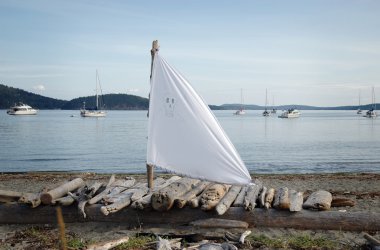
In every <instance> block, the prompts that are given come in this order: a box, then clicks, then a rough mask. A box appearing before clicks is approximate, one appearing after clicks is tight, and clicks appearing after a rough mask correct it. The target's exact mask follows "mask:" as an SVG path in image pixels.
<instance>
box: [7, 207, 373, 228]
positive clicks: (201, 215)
mask: <svg viewBox="0 0 380 250" xmlns="http://www.w3.org/2000/svg"><path fill="white" fill-rule="evenodd" d="M100 207H101V205H98V204H96V205H89V206H86V208H85V210H86V214H87V217H86V218H83V217H80V216H79V213H78V210H77V208H76V207H73V206H70V207H62V213H63V218H64V221H65V223H70V222H89V221H96V222H118V223H120V222H123V223H125V225H128V226H129V227H139V225H141V224H142V223H143V224H144V225H148V224H151V225H153V224H173V225H186V224H187V223H190V222H192V221H195V220H200V219H208V218H218V219H227V220H241V221H245V222H247V223H249V225H250V226H255V227H280V228H282V227H286V228H294V229H303V230H305V229H312V230H313V229H321V230H342V231H380V213H374V212H339V211H324V212H315V211H310V210H301V211H300V212H297V213H292V212H289V211H285V210H276V209H269V210H266V209H260V208H257V209H255V210H253V211H252V212H246V211H245V210H244V208H241V207H231V208H230V209H228V211H227V212H226V213H225V214H224V215H221V216H219V215H217V214H216V213H210V212H205V211H202V210H201V209H192V208H187V207H184V208H183V209H172V210H170V211H168V212H158V211H154V210H149V211H141V210H136V209H132V208H129V207H127V208H125V209H123V210H121V211H119V212H118V213H115V214H112V216H104V215H103V214H102V213H101V211H100ZM56 220H57V217H56V210H55V209H54V208H52V207H51V206H38V207H36V208H34V209H31V208H30V207H29V206H27V205H22V204H17V203H13V204H12V203H3V204H0V224H52V223H56Z"/></svg>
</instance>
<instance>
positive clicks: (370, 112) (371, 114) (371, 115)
mask: <svg viewBox="0 0 380 250" xmlns="http://www.w3.org/2000/svg"><path fill="white" fill-rule="evenodd" d="M371 99H372V107H371V109H370V110H368V111H367V112H366V113H365V116H364V117H367V118H374V117H376V116H377V112H376V100H375V87H372V96H371Z"/></svg>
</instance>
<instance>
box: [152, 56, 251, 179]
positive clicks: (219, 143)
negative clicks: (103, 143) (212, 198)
mask: <svg viewBox="0 0 380 250" xmlns="http://www.w3.org/2000/svg"><path fill="white" fill-rule="evenodd" d="M147 163H148V164H152V165H154V166H156V167H160V168H164V169H166V170H168V171H171V172H175V173H178V174H182V175H186V176H190V177H193V178H199V179H206V180H210V181H215V182H221V183H227V184H241V185H245V184H248V183H250V182H251V177H250V175H249V172H248V170H247V168H246V166H245V164H244V162H243V161H242V160H241V158H240V155H239V154H238V153H237V151H236V149H235V147H234V146H233V144H232V143H231V141H230V140H229V138H228V137H227V135H226V134H225V132H224V130H223V129H222V127H221V126H220V124H219V122H218V121H217V120H216V118H215V116H214V115H213V113H212V112H211V110H210V109H209V107H208V105H207V104H206V103H205V102H204V101H203V99H202V98H201V97H200V96H199V95H198V93H196V91H195V90H194V89H193V87H192V86H191V85H190V83H189V82H188V81H187V80H186V79H185V78H184V77H183V76H182V75H181V74H180V73H179V72H178V71H176V70H175V69H174V68H173V67H171V66H170V65H169V64H168V63H167V62H166V61H165V59H163V58H162V57H161V56H160V55H159V54H158V53H156V55H155V58H154V64H153V72H152V78H151V92H150V104H149V124H148V148H147Z"/></svg>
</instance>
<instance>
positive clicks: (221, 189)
mask: <svg viewBox="0 0 380 250" xmlns="http://www.w3.org/2000/svg"><path fill="white" fill-rule="evenodd" d="M228 188H229V185H224V184H218V183H214V184H211V185H210V186H208V187H207V189H206V190H205V191H204V192H203V193H202V195H201V197H200V200H199V201H200V204H201V209H202V210H205V211H207V210H211V209H213V208H215V207H216V205H217V204H218V203H219V201H220V200H221V199H222V198H223V196H224V195H225V194H226V192H227V191H228Z"/></svg>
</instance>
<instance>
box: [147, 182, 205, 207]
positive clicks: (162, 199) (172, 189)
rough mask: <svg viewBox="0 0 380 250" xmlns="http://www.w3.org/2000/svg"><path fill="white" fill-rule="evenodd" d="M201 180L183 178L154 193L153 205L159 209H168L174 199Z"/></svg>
mask: <svg viewBox="0 0 380 250" xmlns="http://www.w3.org/2000/svg"><path fill="white" fill-rule="evenodd" d="M198 182H199V180H196V179H190V178H182V179H180V180H178V181H176V182H174V183H172V184H170V185H169V186H167V187H164V188H162V189H161V190H159V191H158V192H155V193H153V195H152V207H153V209H154V210H157V211H168V210H169V209H170V208H172V207H173V205H174V201H175V200H176V199H177V198H178V197H180V196H182V195H183V194H185V193H186V192H187V191H189V190H190V189H192V188H194V186H195V185H196V184H197V183H198Z"/></svg>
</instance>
